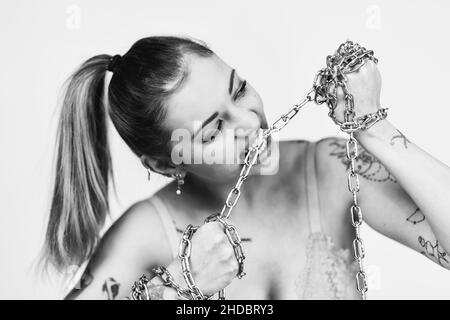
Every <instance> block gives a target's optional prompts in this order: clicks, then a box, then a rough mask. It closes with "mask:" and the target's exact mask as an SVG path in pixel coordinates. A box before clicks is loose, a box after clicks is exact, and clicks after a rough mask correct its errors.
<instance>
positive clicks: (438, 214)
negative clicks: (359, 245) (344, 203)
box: [355, 119, 450, 269]
mask: <svg viewBox="0 0 450 320" xmlns="http://www.w3.org/2000/svg"><path fill="white" fill-rule="evenodd" d="M355 137H356V139H357V140H358V142H359V143H360V144H361V145H362V146H363V147H364V149H363V150H362V151H363V152H364V153H366V156H367V155H371V156H373V158H374V159H377V160H378V161H379V162H380V163H382V165H383V166H384V167H385V170H386V172H389V173H390V174H391V176H392V178H393V179H394V180H393V181H392V182H393V183H391V185H390V186H389V187H388V188H385V187H386V185H383V184H380V183H378V184H374V185H373V186H372V187H371V189H374V190H373V191H375V192H376V193H378V194H379V196H382V195H381V194H382V193H386V192H388V194H386V195H385V196H386V197H391V201H397V202H398V203H403V205H402V206H400V207H399V210H401V211H407V210H406V208H414V207H415V208H414V209H413V210H412V211H411V210H410V212H406V214H409V215H408V216H407V218H406V220H405V223H408V224H410V225H411V226H412V229H411V231H413V234H414V237H417V245H419V247H421V252H422V253H424V254H425V255H427V256H428V257H429V258H432V259H434V260H436V262H438V263H439V264H440V265H442V266H443V267H446V268H449V269H450V256H449V254H448V252H450V199H449V197H450V168H449V167H448V166H447V165H445V164H444V163H442V162H440V161H439V160H438V159H436V158H434V157H433V156H431V155H430V154H428V153H427V152H425V151H424V150H422V149H421V148H420V147H419V146H417V145H416V144H414V143H413V142H412V141H410V139H408V138H407V137H406V136H405V135H403V134H402V133H401V132H400V130H398V129H397V128H396V127H395V126H393V125H392V124H391V123H390V122H389V121H388V120H387V119H385V120H382V121H380V122H379V123H377V124H375V125H374V126H372V127H371V128H370V129H368V130H366V131H362V132H360V133H358V134H357V135H355ZM375 197H376V196H375ZM370 202H372V201H370ZM382 208H383V204H382V203H378V204H377V203H374V202H372V209H371V210H369V211H368V212H367V213H368V214H373V215H374V216H373V217H367V218H366V220H367V219H369V220H375V219H377V217H376V215H377V211H379V210H382ZM394 214H395V213H394ZM425 221H426V222H427V224H428V225H429V227H430V228H431V230H432V232H433V234H432V235H431V234H429V232H427V231H426V230H427V229H428V228H427V227H426V224H425V223H424V222H425ZM420 223H422V225H423V230H421V229H422V228H419V226H420ZM398 227H399V228H400V227H401V225H399V226H398ZM421 232H422V233H424V234H420V233H421ZM425 234H428V236H425Z"/></svg>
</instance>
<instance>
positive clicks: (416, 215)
mask: <svg viewBox="0 0 450 320" xmlns="http://www.w3.org/2000/svg"><path fill="white" fill-rule="evenodd" d="M424 220H425V215H424V214H423V213H422V211H420V209H419V208H416V210H414V212H413V213H412V214H411V215H410V216H409V217H408V218H406V221H408V222H411V223H412V224H417V223H421V222H422V221H424Z"/></svg>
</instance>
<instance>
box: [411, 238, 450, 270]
mask: <svg viewBox="0 0 450 320" xmlns="http://www.w3.org/2000/svg"><path fill="white" fill-rule="evenodd" d="M418 240H419V244H420V246H421V247H422V248H423V249H424V251H422V252H421V253H422V254H423V255H425V256H427V257H428V258H430V259H432V260H435V261H436V262H437V263H439V264H440V265H441V266H443V267H446V268H449V267H450V263H449V257H448V254H447V252H445V251H444V250H443V249H442V248H441V246H440V244H439V241H437V240H436V242H435V244H434V245H433V244H432V243H431V241H429V240H426V239H424V238H423V237H422V236H419V238H418Z"/></svg>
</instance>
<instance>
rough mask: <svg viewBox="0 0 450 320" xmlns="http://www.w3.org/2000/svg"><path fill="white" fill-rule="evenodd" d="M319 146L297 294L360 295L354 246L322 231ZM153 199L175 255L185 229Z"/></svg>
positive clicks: (310, 153)
mask: <svg viewBox="0 0 450 320" xmlns="http://www.w3.org/2000/svg"><path fill="white" fill-rule="evenodd" d="M315 147H316V143H315V142H309V144H308V148H307V155H306V161H305V166H306V168H305V169H306V170H305V172H306V177H305V178H306V191H307V197H306V199H307V211H308V219H309V228H310V234H309V236H308V238H307V241H306V244H305V245H306V265H305V267H304V268H303V269H302V270H299V275H298V277H297V279H296V280H295V284H296V288H297V290H296V293H297V297H298V299H317V300H330V299H332V300H341V299H360V296H359V294H358V292H357V290H356V284H355V275H356V272H357V270H358V264H357V263H356V262H355V261H353V258H352V256H351V253H350V249H348V248H347V249H342V248H341V249H339V248H336V246H335V244H334V242H333V240H332V238H331V237H330V236H329V235H327V234H325V233H324V232H323V231H322V227H321V221H320V209H319V198H318V193H317V190H318V189H317V181H316V168H315V159H314V157H315ZM149 201H150V202H151V203H152V204H153V206H154V207H155V208H156V211H157V212H158V213H159V215H160V218H161V221H162V223H163V226H164V229H165V231H166V233H167V237H168V240H169V243H170V247H171V249H172V255H173V257H174V259H175V258H176V257H177V255H178V245H179V241H180V236H179V234H178V233H179V232H180V231H181V232H182V230H179V229H177V227H176V224H175V221H174V220H173V219H172V217H171V215H170V213H169V211H168V209H167V207H166V205H165V204H164V202H163V201H162V200H161V199H160V198H159V197H158V196H157V195H154V196H153V197H151V198H150V199H149ZM177 232H178V233H177Z"/></svg>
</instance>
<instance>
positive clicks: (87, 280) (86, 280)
mask: <svg viewBox="0 0 450 320" xmlns="http://www.w3.org/2000/svg"><path fill="white" fill-rule="evenodd" d="M93 279H94V278H93V277H92V274H91V271H90V269H89V268H86V270H85V271H84V273H83V275H82V276H81V278H80V280H79V281H78V282H77V284H76V285H75V287H73V289H72V290H71V291H70V292H69V294H67V296H66V297H65V298H64V299H75V298H76V297H78V296H79V295H80V293H81V292H82V291H83V290H84V289H86V288H87V287H88V286H89V285H90V284H91V283H92V280H93Z"/></svg>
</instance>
